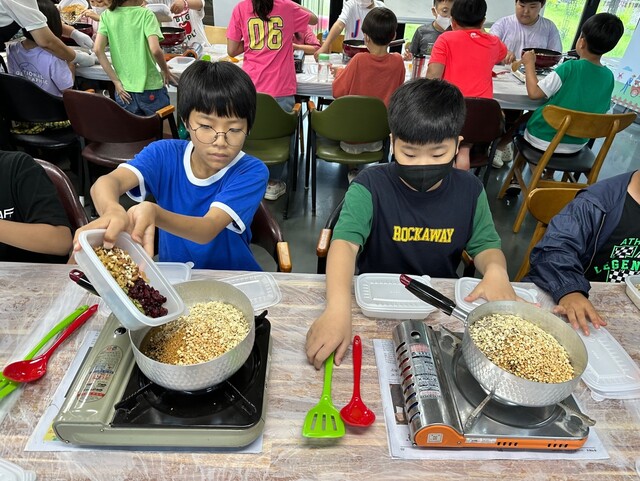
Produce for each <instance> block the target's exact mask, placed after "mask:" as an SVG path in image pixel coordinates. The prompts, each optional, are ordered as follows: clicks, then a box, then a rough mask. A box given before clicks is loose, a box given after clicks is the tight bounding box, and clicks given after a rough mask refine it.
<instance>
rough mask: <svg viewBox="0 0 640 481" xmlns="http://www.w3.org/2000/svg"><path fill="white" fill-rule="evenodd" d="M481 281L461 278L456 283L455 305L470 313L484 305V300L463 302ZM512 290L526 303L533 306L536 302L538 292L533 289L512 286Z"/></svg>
mask: <svg viewBox="0 0 640 481" xmlns="http://www.w3.org/2000/svg"><path fill="white" fill-rule="evenodd" d="M480 281H481V279H476V278H475V277H461V278H460V279H458V280H457V281H456V287H455V291H456V305H457V306H458V307H459V308H460V309H463V310H465V311H468V312H471V311H472V310H474V309H475V308H476V307H478V306H481V305H482V304H484V303H485V302H487V301H486V299H482V298H480V299H476V300H475V301H473V302H467V301H465V300H464V298H465V297H467V296H468V295H469V294H471V291H473V290H474V289H475V288H476V286H477V285H478V284H479V283H480ZM513 290H514V291H515V292H516V294H517V295H518V296H520V297H521V298H522V299H524V300H525V301H527V302H531V303H533V304H535V303H536V302H538V291H536V290H535V289H525V288H523V287H517V286H513Z"/></svg>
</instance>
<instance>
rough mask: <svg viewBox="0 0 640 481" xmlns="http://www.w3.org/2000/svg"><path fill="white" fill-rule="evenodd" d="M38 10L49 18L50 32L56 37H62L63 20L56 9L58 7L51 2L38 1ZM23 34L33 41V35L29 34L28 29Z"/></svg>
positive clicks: (49, 0)
mask: <svg viewBox="0 0 640 481" xmlns="http://www.w3.org/2000/svg"><path fill="white" fill-rule="evenodd" d="M38 10H40V11H41V12H42V13H43V14H44V16H45V17H47V26H48V27H49V30H51V32H53V34H54V35H55V36H56V37H58V38H60V37H62V20H61V19H60V11H59V10H58V9H57V8H56V5H55V4H54V3H53V2H52V1H51V0H38ZM22 33H23V34H24V36H25V37H27V38H28V39H29V40H33V37H32V36H31V33H30V32H27V29H26V28H23V29H22Z"/></svg>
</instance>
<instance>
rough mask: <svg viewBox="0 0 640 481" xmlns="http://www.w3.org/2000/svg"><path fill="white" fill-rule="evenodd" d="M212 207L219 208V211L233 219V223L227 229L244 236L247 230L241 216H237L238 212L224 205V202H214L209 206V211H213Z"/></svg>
mask: <svg viewBox="0 0 640 481" xmlns="http://www.w3.org/2000/svg"><path fill="white" fill-rule="evenodd" d="M211 207H217V208H218V209H220V210H223V211H225V212H226V213H227V214H229V216H230V217H231V219H233V222H230V223H229V225H227V229H229V230H230V231H231V232H235V233H236V234H242V233H243V232H244V231H245V230H246V229H247V227H246V226H245V225H244V222H242V219H241V218H240V216H238V214H236V212H235V211H234V210H233V209H232V208H231V207H229V206H228V205H227V204H223V203H222V202H212V203H211V205H210V206H209V209H211Z"/></svg>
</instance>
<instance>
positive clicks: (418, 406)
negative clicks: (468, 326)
mask: <svg viewBox="0 0 640 481" xmlns="http://www.w3.org/2000/svg"><path fill="white" fill-rule="evenodd" d="M461 337H462V334H460V338H461ZM393 341H394V347H395V353H396V362H397V364H398V368H399V372H400V378H401V382H402V386H401V387H402V394H403V398H404V411H405V416H406V419H407V421H408V424H409V430H410V433H411V437H412V441H413V444H414V445H416V446H420V447H425V448H483V449H528V450H563V451H566V450H575V449H578V448H579V447H581V446H582V445H583V444H584V443H585V441H586V440H587V436H588V435H589V426H588V425H587V424H586V423H585V421H583V417H582V416H581V413H580V409H579V407H578V405H577V404H576V402H575V399H574V398H573V396H570V397H568V398H567V399H565V400H564V401H563V403H559V404H554V405H552V406H543V407H533V408H532V407H523V406H515V405H506V404H502V403H500V402H497V401H495V400H490V401H489V402H487V403H486V404H484V405H482V404H483V401H484V400H485V398H486V397H487V393H486V392H485V391H484V390H483V389H482V387H480V385H479V384H478V382H477V381H476V380H475V378H474V377H473V376H472V375H471V373H470V372H469V370H468V369H467V366H466V364H465V361H464V358H463V356H462V349H461V342H460V340H459V339H458V338H457V337H456V336H455V335H453V334H452V333H448V332H447V331H446V330H442V329H441V330H439V331H436V330H434V329H432V328H431V327H429V326H427V325H426V324H424V323H423V322H420V321H404V322H402V323H400V324H399V325H398V326H397V327H396V328H395V329H394V330H393Z"/></svg>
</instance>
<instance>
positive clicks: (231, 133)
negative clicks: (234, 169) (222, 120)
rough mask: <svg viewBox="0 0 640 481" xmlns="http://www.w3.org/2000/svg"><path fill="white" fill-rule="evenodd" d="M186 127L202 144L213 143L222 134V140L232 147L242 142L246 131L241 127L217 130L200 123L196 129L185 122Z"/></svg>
mask: <svg viewBox="0 0 640 481" xmlns="http://www.w3.org/2000/svg"><path fill="white" fill-rule="evenodd" d="M187 128H188V129H190V130H192V131H193V133H194V135H195V136H196V138H197V139H198V141H200V142H202V143H203V144H213V143H215V141H216V140H218V136H219V135H222V136H224V140H225V141H226V142H227V144H229V145H230V146H232V147H238V146H240V145H242V143H243V142H244V138H245V137H246V136H247V133H246V132H245V131H243V130H242V129H229V130H227V131H226V132H218V131H217V130H216V129H214V128H213V127H210V126H208V125H201V126H200V127H198V128H197V129H194V128H192V127H191V125H189V123H188V122H187Z"/></svg>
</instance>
